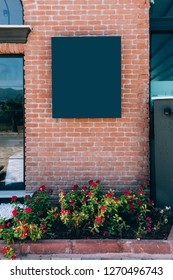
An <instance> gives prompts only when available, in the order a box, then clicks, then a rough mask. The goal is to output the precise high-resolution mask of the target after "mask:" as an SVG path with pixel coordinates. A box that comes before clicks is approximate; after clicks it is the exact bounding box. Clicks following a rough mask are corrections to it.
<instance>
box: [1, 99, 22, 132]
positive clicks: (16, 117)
mask: <svg viewBox="0 0 173 280" xmlns="http://www.w3.org/2000/svg"><path fill="white" fill-rule="evenodd" d="M0 107H1V111H2V112H3V116H1V117H2V118H3V119H4V120H6V122H7V123H9V122H10V124H11V125H12V132H18V125H21V124H23V98H22V97H21V96H17V97H16V98H15V99H10V100H6V101H1V102H0Z"/></svg>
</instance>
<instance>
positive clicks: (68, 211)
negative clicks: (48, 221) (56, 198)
mask: <svg viewBox="0 0 173 280" xmlns="http://www.w3.org/2000/svg"><path fill="white" fill-rule="evenodd" d="M60 213H61V214H68V215H70V214H71V211H70V210H65V209H62V210H61V212H60Z"/></svg>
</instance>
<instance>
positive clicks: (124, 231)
mask: <svg viewBox="0 0 173 280" xmlns="http://www.w3.org/2000/svg"><path fill="white" fill-rule="evenodd" d="M147 188H148V184H145V185H144V186H139V189H138V190H136V191H130V190H127V191H125V193H124V194H123V195H121V196H119V197H117V196H116V195H115V194H114V193H113V191H111V190H110V191H108V192H106V193H105V192H104V191H102V190H101V184H100V181H96V182H93V181H89V183H88V185H87V186H82V187H79V186H78V185H74V186H73V188H72V189H71V190H70V191H69V192H66V193H63V192H60V193H59V199H58V202H57V204H56V205H53V204H52V202H51V196H50V194H51V191H50V190H46V188H45V186H41V187H40V188H39V190H38V191H37V192H35V193H34V194H33V195H32V196H26V197H25V198H24V201H23V204H22V205H21V203H20V202H19V201H18V198H17V197H16V196H13V197H12V199H11V213H10V214H9V216H5V217H4V218H3V217H1V220H0V238H1V239H4V240H5V242H6V243H7V246H5V247H3V248H2V252H3V253H4V255H5V256H6V257H7V258H12V259H15V257H16V255H15V249H16V246H15V243H16V241H18V240H20V241H25V240H27V241H29V240H32V241H34V242H35V241H36V240H39V239H47V240H42V241H39V242H38V241H37V242H36V243H35V245H33V244H32V243H27V245H25V244H21V245H20V246H19V245H18V248H25V249H26V248H39V247H37V246H39V244H49V245H50V243H51V244H54V243H56V244H58V245H57V246H58V247H57V246H55V248H56V251H57V250H59V249H58V248H62V247H63V248H65V247H66V246H67V248H66V249H65V250H69V251H71V250H72V248H73V250H74V248H75V247H76V246H75V244H78V246H77V247H78V248H79V247H80V248H86V245H85V244H91V246H89V245H88V246H89V247H90V248H94V246H93V245H92V244H96V247H97V249H99V248H102V247H104V246H105V244H107V245H106V246H108V244H114V246H113V247H112V248H114V250H115V248H118V249H117V250H120V248H125V247H124V246H126V247H127V244H129V242H130V241H126V242H125V243H122V241H121V242H120V241H116V242H115V241H113V239H115V238H116V239H125V238H126V239H127V238H128V239H129V240H130V239H137V240H135V241H136V242H137V243H136V244H139V243H138V242H139V239H156V238H160V239H166V238H167V236H168V233H169V231H170V226H171V223H170V222H169V217H170V215H171V209H170V208H169V207H165V208H164V209H161V208H157V207H155V205H154V203H153V201H152V200H150V198H149V197H148V195H147V193H148V190H147ZM49 239H52V240H51V241H50V240H49ZM54 239H61V241H60V242H57V241H54ZM62 239H63V240H62ZM72 239H73V240H72ZM76 239H81V240H78V241H75V240H76ZM82 239H83V240H82ZM89 239H95V240H90V241H89ZM104 239H105V240H104ZM111 239H112V240H111ZM162 242H164V244H167V243H165V242H168V241H162ZM104 243H105V244H104ZM29 244H30V245H29ZM60 244H61V246H60ZM63 244H64V245H63ZM79 244H80V246H79ZM99 244H101V245H99ZM103 244H104V245H103ZM123 244H124V245H123ZM144 244H145V242H144ZM153 244H154V243H153ZM168 244H169V243H168ZM102 245H103V246H102ZM59 246H60V247H59ZM64 246H65V247H64ZM140 246H141V245H140ZM41 247H42V246H41ZM46 247H47V246H46ZM51 247H52V246H51ZM89 247H88V248H89ZM108 247H111V245H109V246H108ZM168 247H169V246H168ZM20 250H23V249H20ZM28 250H31V249H28ZM39 250H40V249H39ZM78 250H79V251H80V250H81V249H78ZM100 250H102V249H100ZM104 250H105V249H104ZM123 250H124V249H123Z"/></svg>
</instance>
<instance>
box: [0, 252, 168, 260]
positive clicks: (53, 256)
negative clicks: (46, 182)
mask: <svg viewBox="0 0 173 280" xmlns="http://www.w3.org/2000/svg"><path fill="white" fill-rule="evenodd" d="M2 259H4V258H3V257H2V256H0V260H2ZM17 260H173V254H146V253H142V254H132V253H122V254H119V253H104V254H44V255H41V254H40V255H38V254H27V255H26V256H22V257H19V258H17Z"/></svg>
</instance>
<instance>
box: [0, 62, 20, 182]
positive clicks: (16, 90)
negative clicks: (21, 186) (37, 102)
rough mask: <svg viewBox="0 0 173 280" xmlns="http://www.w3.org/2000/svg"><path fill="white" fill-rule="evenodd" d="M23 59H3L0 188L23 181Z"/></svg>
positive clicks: (1, 63) (0, 112)
mask: <svg viewBox="0 0 173 280" xmlns="http://www.w3.org/2000/svg"><path fill="white" fill-rule="evenodd" d="M23 135H24V105H23V58H22V57H0V185H8V184H12V183H17V182H24V179H23V173H24V172H23V166H24V164H23V163H24V156H23V154H24V153H23V137H24V136H23Z"/></svg>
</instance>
